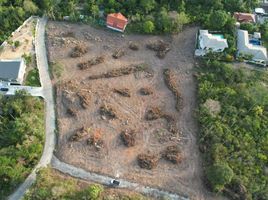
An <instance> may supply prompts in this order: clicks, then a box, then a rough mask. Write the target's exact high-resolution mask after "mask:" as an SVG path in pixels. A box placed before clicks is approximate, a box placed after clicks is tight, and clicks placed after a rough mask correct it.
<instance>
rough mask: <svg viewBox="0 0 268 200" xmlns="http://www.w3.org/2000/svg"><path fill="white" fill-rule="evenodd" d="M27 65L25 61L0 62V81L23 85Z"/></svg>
mask: <svg viewBox="0 0 268 200" xmlns="http://www.w3.org/2000/svg"><path fill="white" fill-rule="evenodd" d="M25 69H26V65H25V64H24V60H23V59H21V58H19V59H15V60H0V80H2V81H8V82H15V83H19V84H22V82H23V77H24V74H25Z"/></svg>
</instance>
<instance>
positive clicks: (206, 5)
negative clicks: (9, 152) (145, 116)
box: [0, 0, 258, 46]
mask: <svg viewBox="0 0 268 200" xmlns="http://www.w3.org/2000/svg"><path fill="white" fill-rule="evenodd" d="M257 5H258V0H239V1H238V0H167V1H163V0H128V1H122V0H60V1H55V0H0V24H1V27H0V42H3V40H5V39H7V37H8V36H9V35H10V33H11V32H12V31H14V30H15V29H16V28H17V27H18V26H19V25H20V24H21V23H22V22H23V20H25V19H26V18H27V17H28V16H30V15H32V14H46V15H48V16H49V17H50V18H52V19H63V16H70V19H71V20H74V21H76V20H80V19H81V18H80V17H81V16H80V15H81V14H82V15H84V16H85V17H84V19H85V20H86V21H95V22H96V21H99V20H100V19H103V17H105V16H106V14H108V13H111V12H121V13H123V14H124V15H126V16H127V17H128V18H129V20H130V22H131V23H130V24H129V26H128V30H129V31H132V32H133V31H135V32H142V33H176V32H179V31H181V30H182V27H183V25H184V24H187V23H190V22H200V23H201V24H203V25H204V26H205V27H207V28H209V29H212V30H217V31H223V32H224V33H226V34H227V36H226V37H230V35H232V31H233V28H234V19H233V18H232V17H231V15H232V13H233V12H236V11H241V12H247V11H250V10H252V8H254V7H256V6H257ZM100 13H104V15H102V14H100ZM229 13H230V14H231V15H230V14H229ZM103 20H104V19H103ZM103 24H104V23H103ZM232 45H233V44H232V41H231V42H230V46H232Z"/></svg>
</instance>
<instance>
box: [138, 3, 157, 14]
mask: <svg viewBox="0 0 268 200" xmlns="http://www.w3.org/2000/svg"><path fill="white" fill-rule="evenodd" d="M155 5H156V3H155V0H141V1H140V6H141V7H142V9H143V10H144V11H145V13H146V14H148V13H149V12H150V11H151V10H153V9H154V8H155Z"/></svg>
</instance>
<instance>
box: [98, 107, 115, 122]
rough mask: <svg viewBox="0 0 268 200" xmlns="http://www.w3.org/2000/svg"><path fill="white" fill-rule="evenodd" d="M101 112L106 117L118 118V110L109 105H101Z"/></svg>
mask: <svg viewBox="0 0 268 200" xmlns="http://www.w3.org/2000/svg"><path fill="white" fill-rule="evenodd" d="M100 114H101V116H102V117H103V118H104V119H116V118H117V114H116V111H115V110H114V109H113V108H112V107H110V106H108V105H103V106H101V107H100Z"/></svg>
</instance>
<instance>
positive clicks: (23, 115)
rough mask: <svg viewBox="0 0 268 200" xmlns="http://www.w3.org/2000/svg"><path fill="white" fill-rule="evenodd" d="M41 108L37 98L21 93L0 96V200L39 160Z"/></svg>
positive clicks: (41, 123) (41, 141)
mask: <svg viewBox="0 0 268 200" xmlns="http://www.w3.org/2000/svg"><path fill="white" fill-rule="evenodd" d="M43 107H44V105H43V102H42V101H41V100H40V99H37V98H34V97H29V96H25V95H24V93H22V92H21V93H17V94H16V95H15V96H10V97H3V96H0V180H1V181H0V199H3V198H4V197H5V196H6V195H8V194H9V193H10V192H12V191H13V190H14V188H15V187H16V186H18V184H19V183H21V182H22V181H24V179H25V178H26V176H27V175H28V174H29V173H30V172H31V171H32V169H33V167H34V166H35V165H36V164H37V162H38V160H39V159H40V156H41V154H42V150H43V141H44V116H43V115H44V114H43Z"/></svg>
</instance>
